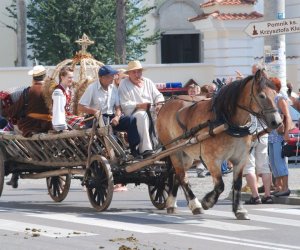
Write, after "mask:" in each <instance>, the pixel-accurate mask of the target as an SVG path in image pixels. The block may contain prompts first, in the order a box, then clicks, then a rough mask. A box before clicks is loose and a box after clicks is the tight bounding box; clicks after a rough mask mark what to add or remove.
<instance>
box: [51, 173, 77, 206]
mask: <svg viewBox="0 0 300 250" xmlns="http://www.w3.org/2000/svg"><path fill="white" fill-rule="evenodd" d="M71 179H72V175H71V174H66V175H60V176H52V177H47V178H46V182H47V188H48V193H49V195H50V197H51V198H52V200H54V201H55V202H61V201H63V200H64V199H65V198H66V197H67V194H68V193H69V190H70V185H71Z"/></svg>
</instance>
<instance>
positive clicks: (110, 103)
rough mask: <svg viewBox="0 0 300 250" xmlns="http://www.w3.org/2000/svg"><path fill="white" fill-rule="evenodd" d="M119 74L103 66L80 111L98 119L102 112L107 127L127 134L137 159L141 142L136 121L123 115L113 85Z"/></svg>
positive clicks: (115, 88) (132, 151)
mask: <svg viewBox="0 0 300 250" xmlns="http://www.w3.org/2000/svg"><path fill="white" fill-rule="evenodd" d="M117 73H118V71H116V70H114V69H113V68H111V67H110V66H108V65H104V66H102V67H101V68H100V69H99V72H98V76H99V78H98V79H97V81H95V82H93V83H91V84H90V85H89V86H88V87H87V89H86V90H85V92H84V93H83V95H82V97H81V99H80V101H79V104H78V110H79V111H81V112H84V113H86V114H88V115H93V116H95V117H96V118H98V117H99V114H100V112H101V114H102V116H103V120H104V123H105V124H106V125H107V124H108V123H110V124H111V125H112V127H113V129H114V130H116V131H124V132H127V134H128V143H129V147H130V150H131V154H132V155H133V156H134V157H136V156H137V151H136V146H137V145H138V144H139V141H140V138H139V134H138V132H137V128H136V119H135V118H134V117H130V116H124V115H123V114H122V111H121V107H120V102H119V95H118V89H117V87H116V86H115V85H114V84H112V83H113V80H114V75H115V74H117ZM91 125H92V123H91V122H90V123H87V124H86V127H91Z"/></svg>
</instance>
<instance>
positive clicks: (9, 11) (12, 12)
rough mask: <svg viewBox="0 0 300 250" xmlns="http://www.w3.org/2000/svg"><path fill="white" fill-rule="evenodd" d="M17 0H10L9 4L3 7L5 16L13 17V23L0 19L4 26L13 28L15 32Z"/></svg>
mask: <svg viewBox="0 0 300 250" xmlns="http://www.w3.org/2000/svg"><path fill="white" fill-rule="evenodd" d="M16 2H17V0H12V2H11V4H10V5H9V6H6V7H5V10H6V12H7V16H8V17H10V18H12V19H14V24H13V25H10V24H7V23H4V22H2V21H1V20H0V23H2V24H3V25H4V26H5V27H7V28H9V29H11V30H13V31H14V32H15V33H17V5H16Z"/></svg>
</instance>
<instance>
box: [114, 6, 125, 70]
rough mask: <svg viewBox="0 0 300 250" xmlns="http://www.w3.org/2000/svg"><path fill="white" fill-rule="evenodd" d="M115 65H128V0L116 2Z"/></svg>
mask: <svg viewBox="0 0 300 250" xmlns="http://www.w3.org/2000/svg"><path fill="white" fill-rule="evenodd" d="M116 4H117V6H116V45H115V46H116V48H115V63H116V64H125V63H126V17H125V16H126V10H125V6H126V0H116Z"/></svg>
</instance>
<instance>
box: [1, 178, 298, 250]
mask: <svg viewBox="0 0 300 250" xmlns="http://www.w3.org/2000/svg"><path fill="white" fill-rule="evenodd" d="M190 178H191V183H192V185H193V187H194V190H195V193H196V194H197V196H198V197H199V199H200V198H201V197H202V195H203V193H205V192H208V191H210V188H211V187H210V186H212V185H211V183H210V182H211V181H210V178H204V179H200V178H197V177H196V176H195V174H194V173H193V172H191V173H190ZM224 180H225V185H226V187H225V188H226V189H225V192H224V194H223V195H222V196H221V199H220V200H219V202H218V203H217V205H216V206H215V207H213V208H212V209H210V210H208V211H205V214H202V215H197V216H194V215H192V214H191V212H190V211H189V210H188V208H187V206H186V202H185V200H184V197H183V194H182V192H181V191H180V192H179V199H178V212H177V214H176V215H173V216H171V215H167V214H166V211H165V210H157V209H155V208H154V207H153V205H152V204H151V201H150V199H149V195H148V192H147V188H146V187H145V185H141V186H137V187H134V186H133V185H129V186H128V189H129V190H128V191H127V192H118V193H116V192H115V193H114V197H113V201H112V203H111V205H110V207H109V209H108V210H107V211H106V212H102V213H97V212H95V210H94V209H93V208H92V207H91V205H90V204H89V201H88V198H87V195H86V193H85V191H84V190H83V188H82V187H81V185H80V182H79V181H78V180H72V184H71V190H70V192H69V194H68V196H67V198H66V199H65V200H64V201H63V202H61V203H55V202H53V201H52V200H51V198H50V197H49V196H48V194H47V190H46V184H45V180H21V181H20V185H19V188H18V189H12V188H11V187H9V186H5V188H4V190H3V194H2V197H1V198H0V249H5V250H7V249H8V250H9V249H31V250H35V249H43V250H47V249H51V250H53V249H60V250H65V249H73V250H74V249H121V250H125V249H126V250H130V249H147V250H148V249H152V250H153V249H155V250H158V249H170V250H171V249H172V250H173V249H186V250H188V249H189V250H192V249H224V248H230V249H233V250H235V249H236V250H237V249H239V250H240V249H291V250H292V249H293V250H296V249H299V250H300V238H299V232H300V206H295V205H294V206H291V205H281V204H272V205H257V206H250V205H248V206H245V207H246V208H247V209H248V211H249V215H250V219H251V220H250V221H238V220H236V219H235V217H234V215H233V213H232V212H231V201H229V200H226V199H225V198H226V195H227V194H228V192H229V191H230V183H231V176H230V174H229V175H228V176H226V177H224Z"/></svg>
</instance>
